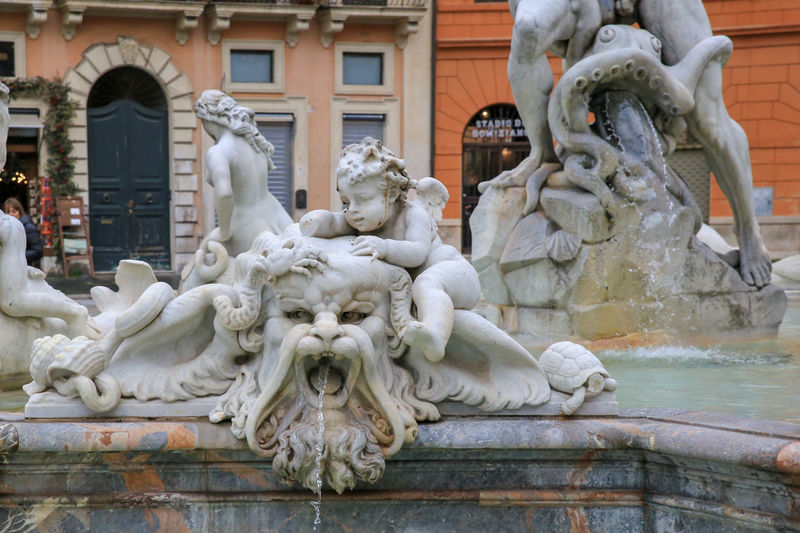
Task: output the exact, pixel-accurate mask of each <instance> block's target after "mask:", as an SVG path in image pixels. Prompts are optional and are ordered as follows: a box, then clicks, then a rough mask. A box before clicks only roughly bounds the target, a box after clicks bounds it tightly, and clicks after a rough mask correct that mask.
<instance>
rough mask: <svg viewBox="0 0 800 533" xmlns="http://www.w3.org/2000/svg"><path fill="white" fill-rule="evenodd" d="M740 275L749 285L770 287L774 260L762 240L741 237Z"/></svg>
mask: <svg viewBox="0 0 800 533" xmlns="http://www.w3.org/2000/svg"><path fill="white" fill-rule="evenodd" d="M739 245H740V248H739V274H740V275H741V276H742V280H743V281H744V282H745V283H747V284H748V285H753V286H755V287H758V288H761V287H765V286H766V285H769V282H770V278H771V277H772V260H771V259H770V257H769V252H768V251H767V249H766V248H765V247H764V245H763V244H762V242H761V239H760V238H758V237H757V236H756V237H751V238H743V237H742V236H740V237H739Z"/></svg>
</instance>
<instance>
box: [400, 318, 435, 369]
mask: <svg viewBox="0 0 800 533" xmlns="http://www.w3.org/2000/svg"><path fill="white" fill-rule="evenodd" d="M403 342H405V343H406V344H408V345H409V346H413V347H415V348H419V349H420V350H422V353H424V354H425V357H426V358H427V359H428V360H429V361H431V362H433V363H435V362H437V361H441V360H442V357H444V348H445V343H443V342H442V341H441V340H440V339H439V338H438V337H437V336H436V335H435V334H434V333H433V332H432V331H431V330H430V328H428V326H426V325H425V324H423V323H422V322H418V321H416V320H412V321H411V322H409V323H408V327H407V328H406V331H405V333H404V334H403Z"/></svg>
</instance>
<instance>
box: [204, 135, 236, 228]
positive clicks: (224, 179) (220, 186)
mask: <svg viewBox="0 0 800 533" xmlns="http://www.w3.org/2000/svg"><path fill="white" fill-rule="evenodd" d="M206 164H207V165H208V177H209V181H210V182H211V185H213V186H214V203H215V206H216V208H217V218H218V219H219V240H220V241H221V242H225V241H227V240H229V239H230V238H231V215H232V214H233V187H232V186H231V169H230V165H228V158H227V157H225V155H224V153H223V152H221V151H219V150H215V147H212V148H211V149H210V150H209V151H208V158H207V159H206Z"/></svg>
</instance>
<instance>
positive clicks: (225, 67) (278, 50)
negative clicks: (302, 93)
mask: <svg viewBox="0 0 800 533" xmlns="http://www.w3.org/2000/svg"><path fill="white" fill-rule="evenodd" d="M285 49H286V45H285V44H284V42H283V41H267V40H256V39H223V40H222V90H223V91H224V92H226V93H234V92H242V93H282V92H284V91H285V90H286V89H285V84H286V67H285V64H286V61H285ZM232 50H253V51H269V52H272V83H241V82H239V83H237V82H234V81H232V78H231V51H232Z"/></svg>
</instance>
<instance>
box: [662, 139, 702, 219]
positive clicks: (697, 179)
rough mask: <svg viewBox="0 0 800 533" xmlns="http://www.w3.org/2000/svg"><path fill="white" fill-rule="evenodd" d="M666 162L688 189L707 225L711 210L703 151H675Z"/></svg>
mask: <svg viewBox="0 0 800 533" xmlns="http://www.w3.org/2000/svg"><path fill="white" fill-rule="evenodd" d="M668 162H669V166H670V167H672V169H673V170H675V172H677V173H678V175H679V176H680V177H681V178H683V181H684V182H685V183H686V185H687V187H689V190H690V191H691V192H692V196H693V197H694V201H695V202H697V205H698V206H700V211H701V212H702V213H703V221H704V222H706V223H708V216H709V211H710V208H711V173H710V171H709V169H708V163H706V158H705V156H704V155H703V150H701V149H689V150H676V151H675V153H673V154H672V155H671V156H669V159H668Z"/></svg>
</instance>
